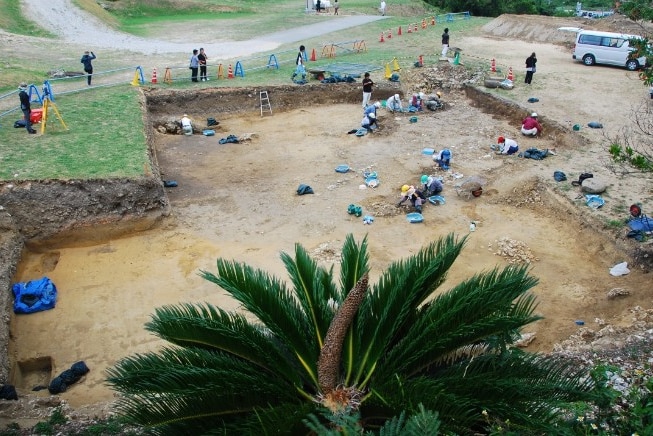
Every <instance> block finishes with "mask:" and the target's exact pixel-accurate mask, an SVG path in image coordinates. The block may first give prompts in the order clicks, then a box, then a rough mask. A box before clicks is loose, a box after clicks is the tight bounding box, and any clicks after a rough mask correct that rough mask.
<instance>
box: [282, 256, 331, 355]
mask: <svg viewBox="0 0 653 436" xmlns="http://www.w3.org/2000/svg"><path fill="white" fill-rule="evenodd" d="M281 260H282V261H283V263H284V264H285V265H286V271H288V275H289V276H290V280H291V281H292V282H293V284H294V291H295V296H296V297H297V300H298V301H299V303H300V305H301V306H302V308H303V311H304V313H305V314H306V316H307V317H308V319H309V321H310V323H311V329H310V330H309V331H307V332H306V334H307V335H311V336H313V337H315V340H316V341H317V343H318V346H319V347H320V348H321V347H322V345H324V335H326V331H327V329H328V328H329V323H330V322H331V318H332V317H333V311H332V310H331V309H330V308H329V306H328V302H329V300H330V299H333V298H334V297H336V298H337V297H338V296H339V292H337V291H336V287H335V285H334V283H333V268H331V270H330V271H326V270H325V269H324V268H321V267H318V265H317V262H315V261H314V260H313V259H311V257H310V256H309V255H308V253H307V252H306V250H305V249H304V248H303V247H302V246H301V245H299V244H295V258H294V259H293V258H292V257H291V256H290V255H288V254H287V253H282V254H281ZM340 301H341V300H338V302H340Z"/></svg>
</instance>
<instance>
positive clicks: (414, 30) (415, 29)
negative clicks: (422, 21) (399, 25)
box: [413, 23, 417, 32]
mask: <svg viewBox="0 0 653 436" xmlns="http://www.w3.org/2000/svg"><path fill="white" fill-rule="evenodd" d="M413 32H417V23H415V28H414V29H413Z"/></svg>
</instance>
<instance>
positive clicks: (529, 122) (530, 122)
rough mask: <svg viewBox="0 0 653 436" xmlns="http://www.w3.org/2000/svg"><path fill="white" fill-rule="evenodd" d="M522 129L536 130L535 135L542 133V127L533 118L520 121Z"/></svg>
mask: <svg viewBox="0 0 653 436" xmlns="http://www.w3.org/2000/svg"><path fill="white" fill-rule="evenodd" d="M522 129H524V130H531V129H537V133H538V134H539V133H540V132H542V125H541V124H540V123H539V121H537V119H536V118H533V117H526V118H525V119H524V121H522Z"/></svg>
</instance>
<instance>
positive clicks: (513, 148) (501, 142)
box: [496, 136, 519, 154]
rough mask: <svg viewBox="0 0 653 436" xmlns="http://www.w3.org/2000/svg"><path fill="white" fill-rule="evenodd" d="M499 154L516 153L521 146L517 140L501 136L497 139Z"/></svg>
mask: <svg viewBox="0 0 653 436" xmlns="http://www.w3.org/2000/svg"><path fill="white" fill-rule="evenodd" d="M496 151H497V154H515V153H517V151H519V146H518V145H517V142H516V141H514V140H513V139H509V138H504V137H503V136H499V139H498V140H497V150H496Z"/></svg>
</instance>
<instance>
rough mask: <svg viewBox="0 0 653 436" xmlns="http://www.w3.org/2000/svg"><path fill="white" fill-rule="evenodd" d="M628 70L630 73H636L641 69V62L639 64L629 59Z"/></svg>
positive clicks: (635, 60)
mask: <svg viewBox="0 0 653 436" xmlns="http://www.w3.org/2000/svg"><path fill="white" fill-rule="evenodd" d="M626 68H627V69H628V71H635V70H637V69H638V68H639V62H637V59H629V60H628V62H626Z"/></svg>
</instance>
